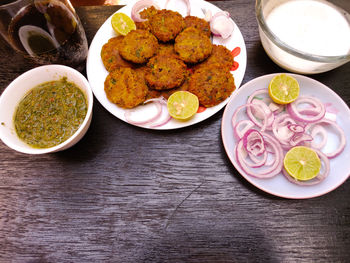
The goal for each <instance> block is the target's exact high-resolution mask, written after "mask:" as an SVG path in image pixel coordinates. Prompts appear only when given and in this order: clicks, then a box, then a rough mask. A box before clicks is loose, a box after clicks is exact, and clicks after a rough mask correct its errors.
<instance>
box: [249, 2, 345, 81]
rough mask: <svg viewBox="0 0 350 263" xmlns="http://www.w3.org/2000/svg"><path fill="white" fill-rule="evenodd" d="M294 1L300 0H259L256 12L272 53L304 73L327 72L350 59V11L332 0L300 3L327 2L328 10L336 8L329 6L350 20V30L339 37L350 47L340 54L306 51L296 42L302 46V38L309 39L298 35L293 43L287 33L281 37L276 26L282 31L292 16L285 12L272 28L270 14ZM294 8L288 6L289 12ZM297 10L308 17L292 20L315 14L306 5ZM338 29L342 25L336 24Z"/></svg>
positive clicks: (263, 40) (278, 61)
mask: <svg viewBox="0 0 350 263" xmlns="http://www.w3.org/2000/svg"><path fill="white" fill-rule="evenodd" d="M293 1H294V2H296V1H299V0H256V5H255V12H256V18H257V21H258V25H259V34H260V39H261V43H262V46H263V47H264V49H265V51H266V53H267V54H268V56H269V57H270V58H271V59H272V60H273V61H274V62H275V63H276V64H277V65H279V66H280V67H282V68H284V69H286V70H288V71H291V72H295V73H300V74H317V73H322V72H326V71H329V70H332V69H334V68H337V67H339V66H341V65H343V64H345V63H347V62H349V61H350V40H349V42H348V41H347V40H348V39H350V15H349V13H347V12H346V11H345V10H343V9H341V8H340V7H338V6H336V5H334V4H333V3H330V2H328V1H323V0H303V1H299V3H298V4H300V3H301V2H311V1H312V2H316V4H321V5H322V6H323V5H326V6H324V7H326V8H327V10H328V9H329V8H331V9H332V10H331V9H329V11H330V12H331V14H332V15H333V13H334V14H335V15H336V16H339V17H338V18H340V17H343V19H342V18H340V19H341V20H342V21H343V22H344V24H346V23H347V25H348V27H349V30H348V33H347V34H345V35H344V41H338V43H340V42H344V43H346V44H348V45H349V49H348V50H347V51H344V52H343V53H341V54H336V55H334V54H331V55H328V54H327V55H325V54H319V53H315V54H312V53H313V52H314V51H313V50H312V51H311V52H310V51H309V50H308V51H305V50H304V49H303V48H300V45H299V47H296V45H295V43H297V46H298V44H299V43H303V42H302V41H305V39H297V38H296V39H294V40H296V41H297V42H296V41H293V44H291V42H290V41H289V42H288V41H286V38H285V37H284V38H283V40H282V37H280V35H278V34H277V33H276V32H277V31H276V30H275V29H276V26H277V28H278V32H281V31H282V32H283V30H284V26H285V25H286V20H287V19H288V18H286V17H283V16H281V23H278V24H277V23H275V29H274V31H273V30H272V29H271V24H269V23H268V22H267V18H268V19H269V15H270V14H271V12H272V11H274V10H276V9H275V8H276V7H281V5H282V4H290V2H293ZM294 4H295V3H294ZM311 4H312V3H311ZM285 6H286V5H285ZM322 8H323V7H322ZM327 10H326V11H327ZM292 11H293V10H288V11H287V12H292ZM311 12H312V10H311ZM275 13H276V12H275ZM297 14H298V15H300V16H304V17H293V21H292V22H291V23H295V21H297V19H305V18H306V17H307V18H309V17H311V14H310V11H309V10H307V11H306V9H303V8H299V9H298V11H297ZM319 15H320V12H318V13H317V14H316V16H319ZM275 18H276V17H275ZM318 19H319V17H318ZM270 21H271V20H270ZM299 21H300V20H299ZM332 21H333V20H332ZM269 25H270V27H269ZM301 29H302V30H307V25H305V27H304V28H301ZM320 30H323V28H320ZM337 30H338V28H335V29H334V32H337ZM285 32H287V33H288V31H285ZM311 33H313V32H311ZM277 35H278V36H277ZM326 37H328V36H326ZM341 37H343V36H341ZM330 39H331V38H330ZM298 41H299V43H298ZM347 42H348V43H347ZM315 46H318V45H315Z"/></svg>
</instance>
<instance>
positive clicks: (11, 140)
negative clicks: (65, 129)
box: [0, 65, 93, 154]
mask: <svg viewBox="0 0 350 263" xmlns="http://www.w3.org/2000/svg"><path fill="white" fill-rule="evenodd" d="M62 77H66V78H67V81H70V82H74V83H75V84H76V85H77V86H78V87H79V88H80V89H81V90H82V91H83V93H84V94H85V97H86V100H87V104H88V110H87V113H86V116H85V119H84V121H83V123H82V125H81V126H80V127H79V129H78V130H77V131H76V132H75V133H74V134H73V135H72V136H71V137H70V138H68V139H67V140H66V141H64V142H63V143H61V144H59V145H56V146H54V147H50V148H33V147H31V146H29V145H28V144H26V143H25V142H23V141H22V140H21V139H20V138H19V137H18V136H17V134H16V131H15V128H14V123H13V116H14V113H15V110H16V108H17V105H18V103H19V102H20V101H21V100H22V98H23V97H24V96H25V95H26V94H27V93H28V91H29V90H31V89H32V88H34V87H35V86H37V85H39V84H41V83H43V82H47V81H53V80H59V79H61V78H62ZM92 106H93V95H92V90H91V88H90V85H89V82H88V81H87V79H86V78H85V77H84V76H83V75H82V74H81V73H80V72H79V71H77V70H75V69H73V68H70V67H67V66H63V65H47V66H40V67H37V68H34V69H31V70H29V71H27V72H25V73H23V74H22V75H20V76H19V77H17V78H16V79H15V80H13V81H12V82H11V83H10V85H9V86H8V87H7V88H6V89H5V90H4V92H3V93H2V94H1V97H0V139H1V140H2V141H3V142H4V143H5V144H6V145H7V146H8V147H10V148H12V149H14V150H16V151H18V152H22V153H27V154H44V153H51V152H58V151H62V150H65V149H67V148H69V147H71V146H73V145H74V144H76V143H77V142H78V141H79V140H80V139H81V138H82V137H83V136H84V135H85V133H86V131H87V130H88V128H89V126H90V123H91V118H92Z"/></svg>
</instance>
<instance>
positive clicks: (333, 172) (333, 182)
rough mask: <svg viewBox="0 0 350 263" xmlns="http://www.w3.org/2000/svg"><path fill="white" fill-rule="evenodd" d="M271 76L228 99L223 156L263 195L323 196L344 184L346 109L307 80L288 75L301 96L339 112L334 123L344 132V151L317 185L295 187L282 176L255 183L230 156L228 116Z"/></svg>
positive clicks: (349, 153) (349, 128) (348, 150)
mask: <svg viewBox="0 0 350 263" xmlns="http://www.w3.org/2000/svg"><path fill="white" fill-rule="evenodd" d="M288 74H289V73H288ZM275 75H277V74H270V75H266V76H262V77H259V78H256V79H253V80H251V81H249V82H248V83H246V84H244V85H243V86H242V87H241V88H240V89H239V90H238V91H237V92H235V93H234V94H233V95H232V96H231V98H230V100H229V102H228V104H227V106H226V108H225V111H224V114H223V118H222V123H221V136H222V141H223V144H224V147H225V150H226V153H227V155H228V157H229V159H230V160H231V162H232V164H233V165H234V167H235V168H236V170H237V171H238V172H239V173H240V174H241V175H242V176H243V177H244V178H245V179H246V180H247V181H248V182H250V183H251V184H253V185H254V186H256V187H258V188H260V189H261V190H263V191H265V192H267V193H270V194H272V195H276V196H280V197H284V198H293V199H304V198H312V197H316V196H320V195H323V194H326V193H328V192H330V191H332V190H334V189H336V188H337V187H338V186H340V185H341V184H342V183H343V182H345V181H346V179H347V178H348V177H349V174H350V162H349V160H350V109H349V107H348V106H347V105H346V103H345V102H344V101H343V100H342V99H341V98H340V97H339V96H338V95H337V94H336V93H335V92H334V91H333V90H331V89H330V88H328V87H327V86H325V85H323V84H322V83H320V82H318V81H316V80H313V79H311V78H308V77H305V76H301V75H296V74H289V75H291V76H293V77H294V78H296V79H297V80H298V82H299V85H300V94H301V95H312V96H315V97H317V98H319V99H320V100H321V101H322V102H323V103H331V104H332V105H333V107H335V108H336V109H337V110H338V111H339V113H338V114H337V123H338V124H339V125H340V127H342V129H343V130H344V133H345V136H346V140H347V144H346V146H345V149H344V151H343V152H342V153H341V154H340V155H339V156H337V157H336V158H333V159H331V160H330V174H329V176H328V177H327V178H326V179H325V180H324V181H323V182H321V183H320V184H318V185H314V186H298V185H295V184H293V183H291V182H289V181H287V179H286V178H285V177H284V176H283V175H282V173H280V174H278V175H277V176H275V177H273V178H271V179H258V178H255V177H252V176H250V175H247V174H246V173H245V172H244V171H243V170H242V169H241V167H240V166H239V165H238V163H237V162H236V158H235V154H234V147H235V144H236V140H235V139H234V137H233V128H232V124H231V118H232V115H233V113H234V111H235V109H236V108H237V107H239V106H240V105H243V104H245V103H246V101H247V98H248V96H249V95H250V94H252V93H253V92H254V91H255V90H257V89H262V88H267V87H268V85H269V82H270V80H271V79H272V78H273V76H275ZM329 138H330V139H332V137H329ZM333 140H336V138H333Z"/></svg>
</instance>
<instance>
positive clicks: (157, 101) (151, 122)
mask: <svg viewBox="0 0 350 263" xmlns="http://www.w3.org/2000/svg"><path fill="white" fill-rule="evenodd" d="M150 102H153V104H154V105H155V107H156V112H155V114H154V115H153V116H150V117H149V118H148V119H145V120H140V121H137V120H135V119H133V113H134V111H133V110H127V111H125V113H124V117H125V120H126V121H127V122H129V123H130V124H134V125H138V126H149V127H150V128H154V127H159V126H162V125H165V124H166V123H168V122H169V121H170V119H171V116H170V115H169V113H168V111H167V110H166V111H165V117H164V118H163V119H162V120H161V121H158V120H159V118H161V117H162V115H164V114H162V113H164V111H163V108H162V104H163V105H166V100H165V99H164V98H163V97H160V98H153V99H149V100H146V101H145V102H144V104H147V103H150ZM156 121H158V122H156ZM155 122H156V123H155Z"/></svg>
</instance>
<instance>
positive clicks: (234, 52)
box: [231, 47, 241, 57]
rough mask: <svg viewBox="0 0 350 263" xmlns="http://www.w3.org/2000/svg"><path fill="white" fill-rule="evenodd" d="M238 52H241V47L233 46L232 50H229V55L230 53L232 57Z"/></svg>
mask: <svg viewBox="0 0 350 263" xmlns="http://www.w3.org/2000/svg"><path fill="white" fill-rule="evenodd" d="M240 53H241V48H240V47H235V48H234V49H232V51H231V55H232V56H233V57H237V56H238V55H239V54H240Z"/></svg>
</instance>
